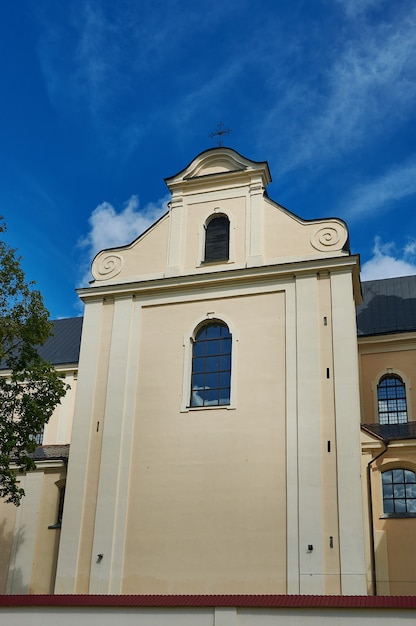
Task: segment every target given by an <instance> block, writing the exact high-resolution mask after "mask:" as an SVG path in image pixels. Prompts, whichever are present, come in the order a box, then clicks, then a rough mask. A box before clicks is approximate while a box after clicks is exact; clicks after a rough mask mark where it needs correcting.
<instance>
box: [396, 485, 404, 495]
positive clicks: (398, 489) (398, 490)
mask: <svg viewBox="0 0 416 626" xmlns="http://www.w3.org/2000/svg"><path fill="white" fill-rule="evenodd" d="M393 495H394V497H395V498H404V484H398V485H393Z"/></svg>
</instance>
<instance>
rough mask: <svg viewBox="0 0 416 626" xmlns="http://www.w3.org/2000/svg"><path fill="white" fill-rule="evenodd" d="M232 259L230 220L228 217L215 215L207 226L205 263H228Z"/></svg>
mask: <svg viewBox="0 0 416 626" xmlns="http://www.w3.org/2000/svg"><path fill="white" fill-rule="evenodd" d="M229 257H230V220H229V219H228V217H227V216H226V215H214V216H212V217H211V218H209V219H208V221H207V223H206V226H205V253H204V263H214V262H215V261H228V259H229Z"/></svg>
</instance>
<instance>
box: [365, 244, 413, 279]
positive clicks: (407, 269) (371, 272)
mask: <svg viewBox="0 0 416 626" xmlns="http://www.w3.org/2000/svg"><path fill="white" fill-rule="evenodd" d="M413 274H416V240H411V241H409V242H408V243H407V244H406V245H405V247H404V248H403V249H401V250H398V249H397V246H396V245H395V244H394V243H393V242H388V243H383V242H382V241H381V239H380V237H376V238H375V240H374V248H373V256H372V257H371V258H370V259H369V260H368V261H366V262H365V263H364V264H363V266H362V269H361V279H362V280H377V279H380V278H394V277H396V276H412V275H413Z"/></svg>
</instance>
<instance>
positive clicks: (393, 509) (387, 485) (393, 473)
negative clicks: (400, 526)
mask: <svg viewBox="0 0 416 626" xmlns="http://www.w3.org/2000/svg"><path fill="white" fill-rule="evenodd" d="M382 483H383V511H384V514H385V515H397V517H400V516H405V515H408V514H415V515H416V474H415V473H414V472H412V471H411V470H408V469H393V470H388V471H386V472H383V474H382Z"/></svg>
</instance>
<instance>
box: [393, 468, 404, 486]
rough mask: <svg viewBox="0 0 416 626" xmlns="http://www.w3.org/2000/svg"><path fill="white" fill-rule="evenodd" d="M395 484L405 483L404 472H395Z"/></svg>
mask: <svg viewBox="0 0 416 626" xmlns="http://www.w3.org/2000/svg"><path fill="white" fill-rule="evenodd" d="M393 482H394V483H403V482H404V471H403V470H402V469H395V470H393Z"/></svg>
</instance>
